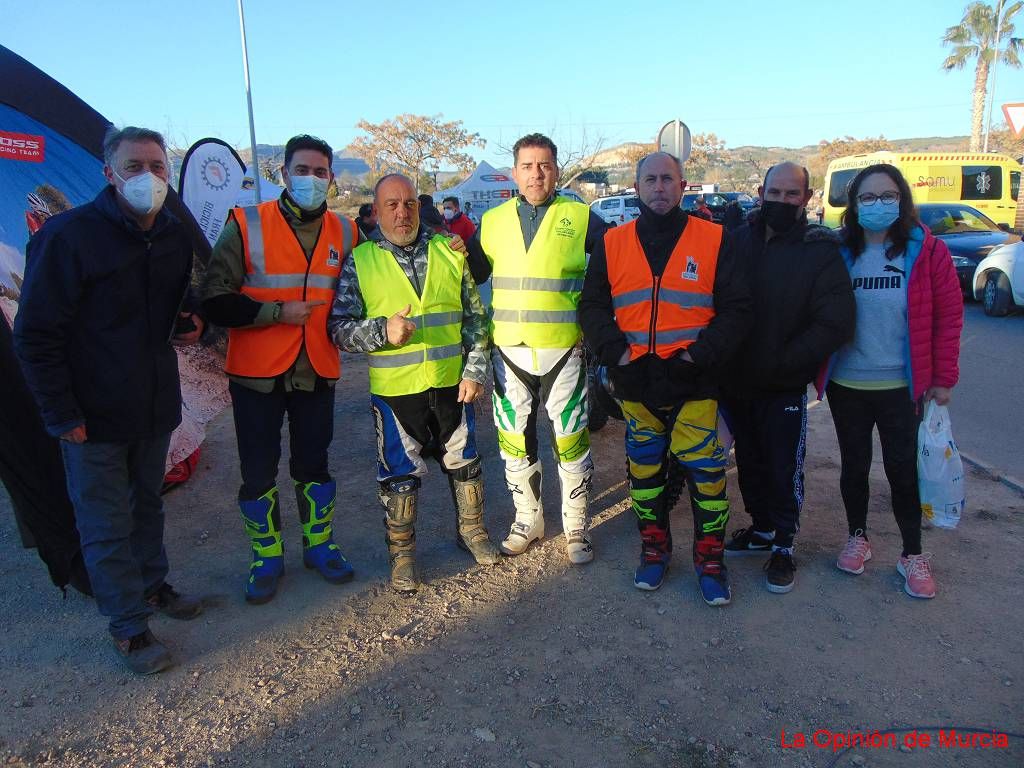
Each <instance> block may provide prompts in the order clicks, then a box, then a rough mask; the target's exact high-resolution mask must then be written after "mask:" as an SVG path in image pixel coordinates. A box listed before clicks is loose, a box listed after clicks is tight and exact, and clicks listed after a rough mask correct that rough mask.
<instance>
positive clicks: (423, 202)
mask: <svg viewBox="0 0 1024 768" xmlns="http://www.w3.org/2000/svg"><path fill="white" fill-rule="evenodd" d="M416 199H417V200H419V201H420V208H433V207H434V198H432V197H431V196H430V195H428V194H427V193H426V192H424V193H423V194H422V195H417V196H416Z"/></svg>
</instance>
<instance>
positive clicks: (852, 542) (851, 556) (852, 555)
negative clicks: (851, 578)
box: [836, 531, 871, 576]
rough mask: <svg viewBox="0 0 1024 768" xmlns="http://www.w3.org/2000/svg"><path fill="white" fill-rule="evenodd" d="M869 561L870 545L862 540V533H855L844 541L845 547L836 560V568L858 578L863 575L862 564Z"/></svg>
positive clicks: (865, 540)
mask: <svg viewBox="0 0 1024 768" xmlns="http://www.w3.org/2000/svg"><path fill="white" fill-rule="evenodd" d="M870 559H871V545H870V544H868V540H867V539H865V538H864V531H857V532H856V533H854V534H853V536H851V537H850V538H849V539H847V540H846V546H845V547H844V548H843V551H842V552H841V553H840V554H839V559H838V560H836V568H838V569H839V570H840V571H846V572H847V573H852V574H853V575H855V576H859V575H860V574H862V573H864V563H866V562H867V561H868V560H870Z"/></svg>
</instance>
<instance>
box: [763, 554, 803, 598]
mask: <svg viewBox="0 0 1024 768" xmlns="http://www.w3.org/2000/svg"><path fill="white" fill-rule="evenodd" d="M764 570H765V576H764V584H765V586H766V587H768V591H769V592H774V593H776V594H779V595H784V594H786V593H787V592H789V591H790V590H792V589H793V582H794V581H795V580H796V563H795V562H793V555H791V554H790V553H789V552H783V551H781V550H776V551H774V552H772V556H771V557H770V558H768V562H767V563H765V564H764Z"/></svg>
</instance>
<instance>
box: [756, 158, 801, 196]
mask: <svg viewBox="0 0 1024 768" xmlns="http://www.w3.org/2000/svg"><path fill="white" fill-rule="evenodd" d="M780 165H782V163H776V164H775V165H773V166H772V167H771V168H769V169H768V172H767V173H766V174H765V175H764V181H763V182H761V185H762V186H765V187H767V186H768V177H769V176H771V175H772V171H774V170H775V169H776V168H778V167H779V166H780ZM800 170H801V171H803V172H804V189H805V190H807V191H808V192H810V191H811V174H810V172H809V171H808V170H807V166H804V165H801V166H800Z"/></svg>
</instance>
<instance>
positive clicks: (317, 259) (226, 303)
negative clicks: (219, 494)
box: [202, 135, 362, 604]
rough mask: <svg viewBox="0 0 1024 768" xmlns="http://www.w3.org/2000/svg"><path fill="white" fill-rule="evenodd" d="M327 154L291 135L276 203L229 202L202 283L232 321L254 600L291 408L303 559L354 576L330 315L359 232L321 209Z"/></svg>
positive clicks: (272, 532)
mask: <svg viewBox="0 0 1024 768" xmlns="http://www.w3.org/2000/svg"><path fill="white" fill-rule="evenodd" d="M332 157H333V153H332V150H331V147H330V145H328V144H327V142H325V141H323V140H322V139H318V138H315V137H313V136H308V135H301V136H295V137H293V138H291V139H289V140H288V143H287V144H286V145H285V150H284V167H283V169H282V178H283V179H284V183H285V190H284V191H283V192H282V193H281V196H280V198H279V199H277V200H271V201H269V202H265V203H262V204H260V205H257V206H253V207H249V208H235V209H234V210H232V212H231V215H230V218H229V219H228V221H227V223H226V224H225V225H224V231H223V233H222V234H221V236H220V238H219V239H218V240H217V243H216V245H214V247H213V255H212V256H211V258H210V264H209V266H208V267H207V271H206V279H205V282H204V285H203V289H202V297H203V308H204V309H205V311H206V313H207V316H208V317H209V318H210V320H211V321H212V322H214V323H217V324H218V325H221V326H224V327H226V328H228V329H229V330H228V355H227V362H226V364H225V366H224V367H225V370H226V371H227V373H228V376H229V377H230V379H231V381H230V384H229V390H230V393H231V403H232V407H233V410H234V417H235V434H236V435H237V438H238V458H239V462H240V464H241V470H242V486H241V488H239V491H238V505H239V508H240V509H241V513H242V522H243V523H244V525H245V531H246V533H247V534H248V536H249V539H250V543H251V546H252V563H251V565H250V571H249V579H248V581H247V582H246V585H245V599H246V600H247V601H248V602H249V603H253V604H259V603H265V602H267V601H268V600H270V599H271V598H273V597H274V594H275V593H276V591H277V586H278V581H279V580H280V578H281V576H282V574H283V573H284V558H283V550H282V536H281V515H280V508H279V503H280V502H279V499H278V488H277V469H278V463H279V462H280V459H281V426H282V422H283V420H284V415H285V413H287V414H288V431H289V434H290V437H291V461H290V464H289V469H290V472H291V477H292V480H293V484H294V490H295V498H296V501H297V503H298V507H299V518H300V520H301V522H302V539H303V541H302V545H303V554H302V561H303V564H304V565H305V566H306V567H307V568H311V569H315V570H317V571H318V572H319V573H320V575H321V576H323V578H324V579H326V580H327V581H328V582H330V583H332V584H341V583H343V582H346V581H349V580H350V579H352V576H353V571H352V566H351V565H349V563H348V561H347V560H346V559H345V557H344V556H343V555H342V553H341V551H340V550H339V549H338V546H337V545H336V544H335V542H334V536H333V518H334V501H335V495H336V486H335V482H334V479H333V478H332V477H331V474H330V471H329V469H328V466H327V449H328V447H329V446H330V444H331V440H332V439H333V437H334V385H335V382H336V381H337V380H338V377H339V376H340V375H341V368H340V361H339V356H338V350H337V348H336V347H335V346H334V343H333V342H332V341H331V340H330V338H328V336H327V314H328V312H329V310H330V305H331V301H332V299H333V298H334V289H335V287H336V286H337V282H338V275H339V274H340V273H341V265H342V263H343V262H344V260H345V259H346V258H348V256H349V254H350V253H351V251H352V249H353V248H354V247H355V246H356V245H357V244H358V243H359V242H360V240H361V239H362V237H361V235H360V233H359V230H358V229H357V227H356V224H355V222H353V221H352V220H351V219H347V218H345V217H343V216H339V215H337V214H335V213H332V212H330V211H328V210H327V188H328V186H329V185H330V183H331V181H332V179H333V178H334V174H333V173H332V172H331V159H332Z"/></svg>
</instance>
